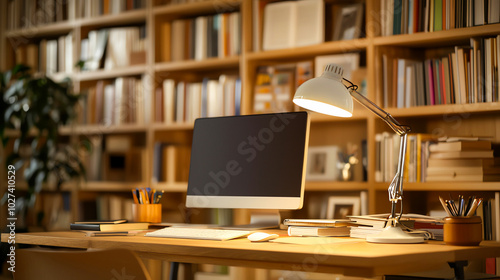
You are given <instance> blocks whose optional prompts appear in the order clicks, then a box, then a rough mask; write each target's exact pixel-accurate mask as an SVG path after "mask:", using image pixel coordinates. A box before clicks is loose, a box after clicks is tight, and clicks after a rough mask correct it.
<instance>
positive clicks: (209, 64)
mask: <svg viewBox="0 0 500 280" xmlns="http://www.w3.org/2000/svg"><path fill="white" fill-rule="evenodd" d="M240 62H241V59H240V57H239V56H235V57H225V58H209V59H205V60H186V61H176V62H161V63H156V64H155V67H154V69H155V72H169V71H203V70H205V71H206V70H216V69H227V68H235V67H238V64H239V63H240Z"/></svg>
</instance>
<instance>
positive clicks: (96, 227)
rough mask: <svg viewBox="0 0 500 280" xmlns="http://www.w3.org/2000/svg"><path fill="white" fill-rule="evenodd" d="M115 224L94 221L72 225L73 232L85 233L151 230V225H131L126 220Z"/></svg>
mask: <svg viewBox="0 0 500 280" xmlns="http://www.w3.org/2000/svg"><path fill="white" fill-rule="evenodd" d="M121 221H122V222H118V223H114V222H111V221H102V222H101V221H94V222H74V223H72V224H70V229H71V230H83V231H101V232H112V231H114V232H118V231H129V230H146V229H148V228H149V223H129V222H126V220H121Z"/></svg>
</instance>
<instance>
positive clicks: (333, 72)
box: [293, 64, 424, 243]
mask: <svg viewBox="0 0 500 280" xmlns="http://www.w3.org/2000/svg"><path fill="white" fill-rule="evenodd" d="M343 72H344V69H343V68H342V66H339V65H336V64H328V65H327V66H326V67H325V71H324V72H323V74H322V75H321V76H320V77H318V78H314V79H310V80H308V81H306V82H305V83H303V84H302V85H301V86H300V87H299V88H298V89H297V91H296V92H295V96H294V97H293V102H294V103H295V104H297V105H298V106H300V107H303V108H305V109H308V110H312V111H316V112H318V113H322V114H326V115H330V116H337V117H351V116H352V111H353V106H352V98H354V99H355V100H356V101H358V102H359V103H361V105H363V106H364V107H365V108H367V109H368V110H370V111H371V112H373V113H374V114H375V115H377V116H378V117H379V118H381V119H382V120H383V121H384V122H385V123H387V124H388V125H389V126H390V127H391V128H392V129H393V130H394V131H395V132H396V133H397V134H398V135H399V136H400V137H401V140H400V141H401V145H400V150H399V160H398V167H397V172H396V175H395V176H394V179H393V180H392V182H391V184H390V185H389V201H390V202H391V215H390V217H389V218H388V221H387V224H386V227H385V228H384V230H383V231H382V232H381V233H377V234H372V235H369V236H367V237H366V240H367V241H368V242H374V243H420V242H423V241H424V239H423V237H418V236H412V235H410V234H408V233H406V232H404V231H403V230H402V229H401V225H400V223H399V219H400V218H401V215H402V212H403V207H402V200H403V197H402V196H403V171H404V170H403V166H404V160H405V153H406V135H407V133H408V132H410V127H409V126H406V125H401V124H399V123H398V122H397V121H396V120H395V119H394V118H393V117H392V116H391V115H390V114H389V113H387V112H386V111H384V110H382V109H381V108H380V107H378V106H377V105H376V104H375V103H373V102H372V101H370V100H369V99H368V98H366V97H364V96H363V95H361V94H360V93H358V92H357V91H356V90H357V88H358V87H357V86H356V85H354V84H353V83H351V82H350V81H348V80H346V79H344V80H345V81H346V82H348V83H349V84H350V85H349V86H348V87H346V86H345V85H344V84H343V83H342V79H343V78H342V75H343ZM398 201H401V211H400V213H399V214H396V205H397V203H398Z"/></svg>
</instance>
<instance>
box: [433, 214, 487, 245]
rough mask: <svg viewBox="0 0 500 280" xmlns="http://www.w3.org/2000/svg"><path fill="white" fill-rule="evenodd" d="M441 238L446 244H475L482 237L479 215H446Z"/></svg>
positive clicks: (477, 243)
mask: <svg viewBox="0 0 500 280" xmlns="http://www.w3.org/2000/svg"><path fill="white" fill-rule="evenodd" d="M443 231H444V232H443V234H444V237H443V240H444V242H445V243H446V244H448V245H459V246H477V245H479V243H480V242H481V240H482V239H483V234H482V226H481V217H478V216H472V217H447V218H445V219H444V226H443Z"/></svg>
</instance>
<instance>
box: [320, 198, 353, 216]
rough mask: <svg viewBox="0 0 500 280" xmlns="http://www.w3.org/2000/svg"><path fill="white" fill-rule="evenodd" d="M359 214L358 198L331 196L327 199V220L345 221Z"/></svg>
mask: <svg viewBox="0 0 500 280" xmlns="http://www.w3.org/2000/svg"><path fill="white" fill-rule="evenodd" d="M360 214H361V199H360V197H358V196H331V197H329V198H328V207H327V210H326V218H327V219H347V217H348V216H359V215H360Z"/></svg>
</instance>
